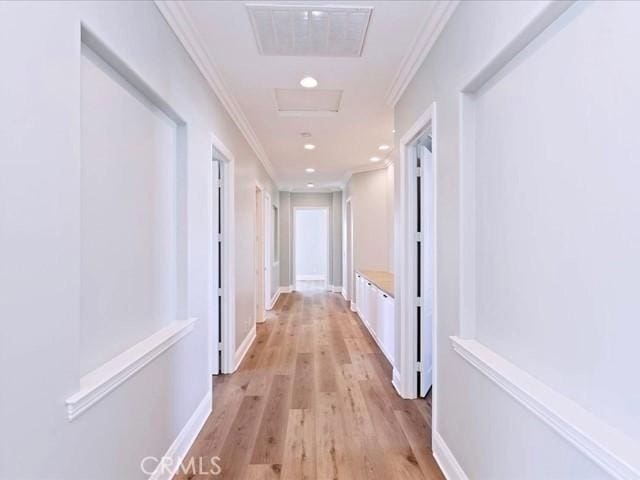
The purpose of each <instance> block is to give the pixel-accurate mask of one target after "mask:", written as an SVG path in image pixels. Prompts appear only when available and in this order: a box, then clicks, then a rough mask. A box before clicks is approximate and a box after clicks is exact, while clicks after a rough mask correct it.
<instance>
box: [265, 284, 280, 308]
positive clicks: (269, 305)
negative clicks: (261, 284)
mask: <svg viewBox="0 0 640 480" xmlns="http://www.w3.org/2000/svg"><path fill="white" fill-rule="evenodd" d="M281 292H282V287H280V288H278V289H277V290H276V293H275V295H274V296H273V298H272V299H271V300H269V303H268V304H267V306H266V309H267V310H273V307H275V306H276V303H277V302H278V299H279V298H280V293H281Z"/></svg>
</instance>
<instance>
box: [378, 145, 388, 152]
mask: <svg viewBox="0 0 640 480" xmlns="http://www.w3.org/2000/svg"><path fill="white" fill-rule="evenodd" d="M389 148H391V147H389V145H380V146H379V147H378V150H382V151H384V150H389Z"/></svg>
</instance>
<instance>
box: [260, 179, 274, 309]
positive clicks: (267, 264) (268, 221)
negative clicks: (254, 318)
mask: <svg viewBox="0 0 640 480" xmlns="http://www.w3.org/2000/svg"><path fill="white" fill-rule="evenodd" d="M263 199H264V204H263V206H262V216H263V218H264V221H263V226H262V230H263V246H264V256H263V258H262V260H263V263H264V265H263V268H264V293H263V295H264V309H265V310H270V308H268V307H269V305H271V301H272V300H273V297H274V296H275V295H276V292H272V291H271V276H272V275H271V273H272V272H271V270H272V269H273V265H272V264H273V222H272V215H273V213H272V210H273V203H272V202H271V194H270V193H269V192H268V191H267V190H265V191H264V193H263Z"/></svg>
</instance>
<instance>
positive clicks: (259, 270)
mask: <svg viewBox="0 0 640 480" xmlns="http://www.w3.org/2000/svg"><path fill="white" fill-rule="evenodd" d="M255 229H256V242H255V248H254V252H255V270H256V280H255V295H254V298H255V313H254V318H255V319H256V323H262V322H264V320H265V315H264V306H265V302H264V292H265V288H264V286H265V278H264V277H265V261H264V256H265V255H264V190H263V188H262V187H261V186H260V185H258V184H256V198H255Z"/></svg>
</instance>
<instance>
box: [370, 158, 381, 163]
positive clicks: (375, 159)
mask: <svg viewBox="0 0 640 480" xmlns="http://www.w3.org/2000/svg"><path fill="white" fill-rule="evenodd" d="M369 161H371V162H373V163H376V162H379V161H380V157H371V158H370V159H369Z"/></svg>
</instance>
